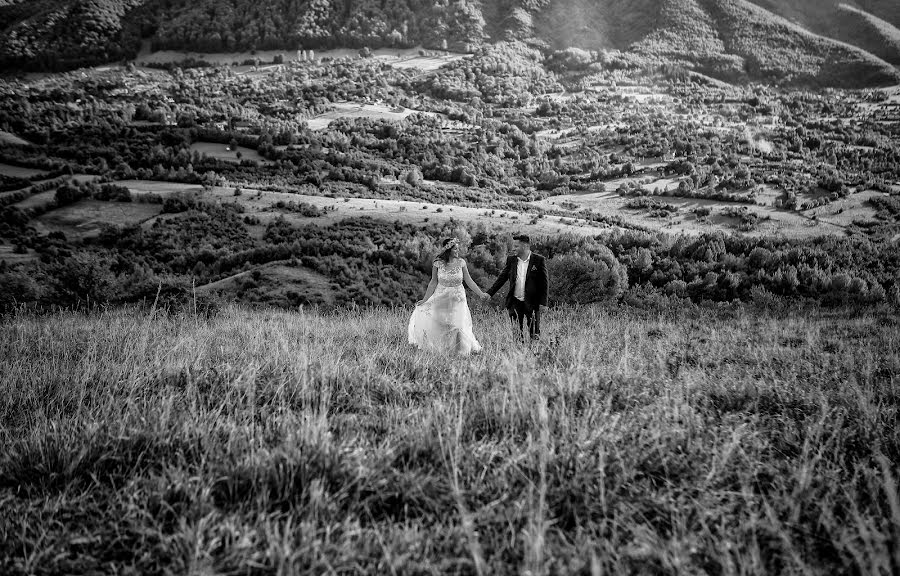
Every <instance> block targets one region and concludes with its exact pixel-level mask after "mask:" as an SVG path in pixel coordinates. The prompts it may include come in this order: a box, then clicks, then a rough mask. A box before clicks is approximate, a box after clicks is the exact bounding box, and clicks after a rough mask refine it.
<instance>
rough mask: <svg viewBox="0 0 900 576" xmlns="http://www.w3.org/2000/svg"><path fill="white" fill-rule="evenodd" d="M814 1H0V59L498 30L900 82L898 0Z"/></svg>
mask: <svg viewBox="0 0 900 576" xmlns="http://www.w3.org/2000/svg"><path fill="white" fill-rule="evenodd" d="M818 2H819V0H815V3H814V2H813V0H792V1H789V2H786V3H784V4H780V3H775V2H774V1H772V0H758V1H756V2H755V3H754V2H750V1H747V0H541V1H533V0H497V1H496V2H489V3H485V2H480V1H478V0H459V1H455V2H438V3H435V2H427V1H425V0H393V1H391V2H380V1H376V0H225V1H221V0H190V1H188V0H127V1H125V2H118V1H115V0H38V1H36V2H9V3H6V4H3V5H0V21H2V22H6V24H5V25H4V28H3V30H2V33H0V66H2V67H4V68H14V67H23V68H29V69H35V68H37V69H66V68H71V67H72V66H76V65H82V64H85V63H91V62H102V61H108V60H112V59H117V58H121V57H123V56H128V55H133V54H134V53H135V52H136V50H137V46H138V44H139V40H140V37H141V36H146V37H149V38H150V39H151V40H152V46H153V47H154V48H156V49H179V50H180V49H185V50H194V51H199V52H218V51H241V50H254V49H297V48H320V47H333V46H338V45H340V46H349V47H353V46H358V47H362V46H369V47H373V48H374V47H380V46H413V45H417V44H424V45H426V46H431V47H442V46H446V47H449V48H456V49H467V48H471V47H472V46H473V45H475V44H477V43H479V42H482V41H483V40H485V39H486V38H489V39H492V40H510V39H511V40H525V39H530V40H536V41H538V42H540V43H543V44H546V45H549V46H551V47H554V48H568V47H572V46H576V47H581V48H588V49H601V48H604V49H606V48H615V49H620V50H631V51H634V52H636V53H637V54H639V55H641V56H643V57H644V58H646V59H647V60H648V62H650V63H664V62H676V63H680V64H683V65H686V66H688V67H690V68H695V69H698V70H700V71H703V72H706V73H710V74H712V75H716V76H718V77H722V78H726V79H741V78H749V79H755V80H764V81H787V82H799V83H811V84H821V85H829V86H867V85H879V84H889V83H895V82H900V74H898V71H897V69H896V68H894V67H893V66H891V64H889V63H888V62H886V61H885V60H884V59H887V60H888V61H890V62H893V63H900V31H898V29H897V28H896V26H897V25H898V23H900V9H898V8H895V7H893V5H892V4H890V3H888V2H880V1H876V0H871V1H869V2H859V3H857V4H854V5H841V4H839V3H837V2H834V3H832V2H830V1H828V2H826V3H825V4H820V3H818ZM864 9H866V11H864ZM817 34H818V35H817ZM823 35H824V36H823ZM825 36H830V37H829V38H826V37H825ZM835 38H836V39H837V40H835ZM838 40H840V41H843V42H844V43H842V42H840V41H838Z"/></svg>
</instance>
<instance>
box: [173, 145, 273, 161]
mask: <svg viewBox="0 0 900 576" xmlns="http://www.w3.org/2000/svg"><path fill="white" fill-rule="evenodd" d="M191 151H192V152H193V151H197V152H200V153H201V154H206V155H207V156H209V157H210V158H218V159H219V160H229V161H232V162H240V161H241V160H255V161H256V162H261V163H267V162H268V160H266V159H265V158H263V157H262V156H260V155H259V152H257V151H256V150H254V149H252V148H246V147H244V146H238V147H237V149H236V150H229V149H228V145H227V144H218V143H215V142H194V143H193V144H191ZM238 152H240V153H241V157H240V158H238V157H237V154H238Z"/></svg>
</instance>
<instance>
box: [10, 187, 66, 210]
mask: <svg viewBox="0 0 900 576" xmlns="http://www.w3.org/2000/svg"><path fill="white" fill-rule="evenodd" d="M55 201H56V190H47V191H46V192H39V193H37V194H32V195H31V196H29V197H28V198H26V199H24V200H22V201H21V202H18V203H16V204H13V206H15V207H17V208H21V209H23V210H24V209H27V208H41V207H44V206H49V205H50V204H53V202H55Z"/></svg>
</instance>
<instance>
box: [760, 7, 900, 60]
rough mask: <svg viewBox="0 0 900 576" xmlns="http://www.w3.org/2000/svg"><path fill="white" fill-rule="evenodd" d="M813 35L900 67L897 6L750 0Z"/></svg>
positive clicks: (899, 31) (898, 10)
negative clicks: (855, 48) (869, 53)
mask: <svg viewBox="0 0 900 576" xmlns="http://www.w3.org/2000/svg"><path fill="white" fill-rule="evenodd" d="M753 2H754V3H755V4H758V5H759V6H761V7H763V8H765V9H767V10H769V11H771V12H773V13H775V14H778V15H780V16H783V17H785V18H787V19H788V20H790V21H791V22H794V23H796V24H799V25H800V26H803V27H804V28H807V29H809V30H810V31H812V32H815V33H817V34H821V35H823V36H827V37H829V38H834V39H836V40H841V41H843V42H847V43H849V44H853V45H855V46H859V47H860V48H863V49H865V50H867V51H869V52H871V53H872V54H874V55H876V56H878V57H879V58H882V59H883V60H886V61H888V62H890V63H892V64H894V65H898V64H900V2H892V1H890V2H888V1H881V0H870V1H855V2H854V1H852V0H847V1H844V0H753Z"/></svg>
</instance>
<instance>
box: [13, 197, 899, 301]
mask: <svg viewBox="0 0 900 576" xmlns="http://www.w3.org/2000/svg"><path fill="white" fill-rule="evenodd" d="M100 189H101V190H103V188H102V187H101V188H100ZM107 190H109V191H110V192H114V191H115V188H107ZM895 204H896V203H895V202H894V203H888V204H885V208H884V209H885V210H887V211H893V212H891V213H892V214H896V211H897V210H898V208H897V206H896V205H895ZM163 208H164V215H163V216H162V217H160V218H158V219H157V220H155V221H154V223H153V225H152V226H150V227H149V228H145V227H141V226H126V227H113V226H111V227H108V228H107V229H105V230H104V231H103V233H102V234H101V235H100V236H99V238H97V239H96V240H94V241H92V242H88V243H87V244H84V245H72V244H71V243H70V242H67V241H66V239H65V237H62V236H61V235H51V236H49V237H42V238H40V239H39V241H36V242H35V243H34V245H33V246H32V248H33V249H35V250H36V251H38V252H39V254H41V260H40V261H38V262H37V263H34V264H33V265H32V268H31V269H30V270H29V271H28V272H27V273H26V272H25V271H23V270H13V271H10V270H3V271H2V272H0V284H2V286H3V288H4V289H5V290H9V291H11V292H10V294H12V295H14V296H10V297H9V298H13V297H14V299H15V301H17V302H21V301H23V299H24V300H28V299H29V298H31V299H32V300H33V301H37V302H53V303H74V302H77V301H80V302H87V301H92V302H102V301H111V302H122V301H133V300H135V299H141V298H145V297H147V294H151V295H152V294H153V293H154V291H155V288H156V287H157V286H158V285H159V284H165V285H166V286H168V287H169V288H170V289H172V290H175V291H176V292H177V290H176V287H179V286H180V287H182V288H183V287H184V286H190V285H192V284H194V285H202V284H206V283H210V282H214V281H216V280H219V279H222V278H224V277H227V276H229V275H233V274H235V273H237V272H241V271H244V270H251V269H254V268H256V267H258V266H260V265H262V264H266V263H269V262H277V261H291V260H293V261H294V262H295V263H296V265H298V266H301V267H303V268H306V269H308V270H311V271H314V272H315V273H316V274H319V275H321V276H324V277H325V278H327V279H328V282H329V294H328V295H327V298H325V297H317V299H313V298H312V296H311V295H312V294H313V293H312V292H310V293H309V294H308V295H307V296H306V297H304V298H306V299H303V298H301V297H300V295H297V296H295V297H294V298H293V299H291V298H288V299H287V300H283V299H282V300H279V302H282V303H284V304H285V305H296V304H297V303H302V302H312V303H323V302H325V301H327V302H329V303H333V304H337V305H343V304H349V303H357V304H360V303H369V304H376V305H390V304H393V303H396V302H397V301H398V300H404V299H405V300H406V301H412V300H414V299H415V298H416V297H418V296H419V295H420V293H421V291H422V287H423V285H424V282H425V281H426V280H427V276H428V274H429V271H430V265H431V259H432V258H433V257H434V255H435V254H436V253H437V252H438V243H439V242H440V239H441V238H443V237H446V236H448V235H456V236H458V237H460V238H461V239H462V241H463V244H464V248H465V249H466V252H467V255H466V257H467V259H468V261H469V267H470V270H471V271H472V274H473V277H474V278H475V279H476V281H478V282H479V283H481V284H482V285H485V284H487V283H489V282H490V281H491V280H492V279H493V278H494V277H495V276H496V274H498V273H499V272H500V268H501V267H502V265H503V262H504V258H505V256H506V254H508V253H509V252H510V251H511V250H512V239H511V237H510V235H509V234H508V233H498V232H497V231H496V230H494V229H489V228H487V227H486V226H483V225H480V226H479V225H475V226H467V225H463V224H460V223H455V222H450V223H446V224H443V225H437V224H433V225H430V226H426V227H424V228H419V227H416V226H413V225H410V224H402V223H399V222H393V223H392V222H383V221H378V220H372V219H368V218H359V219H345V220H342V221H340V222H338V223H335V224H332V225H330V226H327V227H323V226H320V225H304V226H296V225H292V224H290V223H288V222H287V221H285V220H284V219H276V220H274V221H271V222H270V223H269V224H268V225H267V226H266V229H265V232H264V234H263V236H262V238H261V239H256V238H254V236H252V235H251V234H250V233H249V232H248V229H247V224H246V222H245V221H244V218H243V217H242V214H243V209H242V207H241V206H240V205H237V204H232V203H222V204H217V203H207V202H197V201H194V200H192V199H190V198H187V197H181V198H179V197H175V198H174V199H172V200H167V201H166V204H165V205H164V207H163ZM534 248H535V250H536V251H538V252H540V253H542V254H544V255H546V256H547V257H548V258H549V262H550V266H551V273H552V275H553V278H554V280H553V289H552V298H551V299H552V301H553V303H557V304H558V303H589V302H595V301H600V300H604V299H608V298H612V299H615V298H618V297H620V296H622V295H623V294H624V293H625V292H626V291H627V290H628V289H629V286H630V287H642V289H650V290H654V291H658V292H660V293H665V294H669V295H672V296H674V297H680V298H690V299H693V300H713V301H729V300H733V299H740V300H750V299H753V298H754V297H756V295H758V294H759V292H760V291H765V292H767V293H772V294H775V295H783V296H793V297H808V298H814V299H817V300H821V301H824V302H826V303H847V302H854V303H877V302H884V301H891V300H892V299H893V298H895V295H896V294H898V293H900V292H898V290H900V285H898V280H897V276H896V271H897V270H898V269H900V246H898V245H897V244H896V243H891V242H875V241H871V240H868V239H865V238H862V237H858V238H857V237H855V238H822V239H817V240H808V241H785V240H776V239H767V238H741V237H734V236H727V235H725V234H722V233H716V234H706V235H703V236H701V237H697V238H692V237H672V236H668V235H664V234H659V233H648V232H642V231H611V232H605V233H603V234H598V235H597V236H595V237H584V236H576V235H556V236H551V237H546V238H540V239H538V240H537V242H536V244H535V246H534ZM23 274H24V275H25V276H29V277H32V278H35V279H37V282H38V283H37V284H32V283H29V282H25V281H24V280H23V279H22V278H23ZM76 276H78V278H79V279H78V281H77V282H76V281H74V280H73V278H74V277H76ZM257 287H258V286H257ZM187 293H189V292H185V294H187ZM241 293H242V294H244V295H245V296H247V297H250V295H253V294H255V296H253V298H255V299H256V300H260V299H263V300H265V299H264V298H263V296H264V294H263V293H262V292H261V291H260V290H255V291H248V290H244V291H242V292H241ZM29 295H30V296H29ZM320 296H321V294H320ZM897 303H900V302H897Z"/></svg>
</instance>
